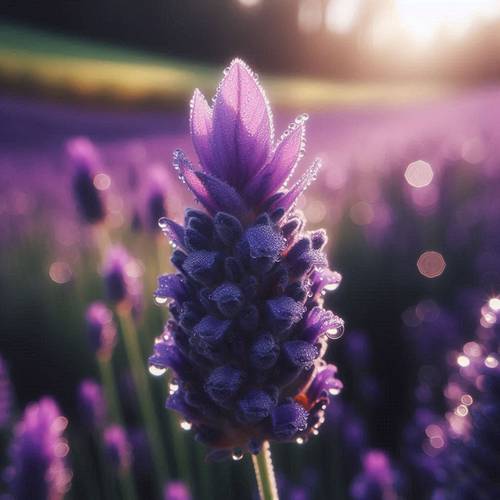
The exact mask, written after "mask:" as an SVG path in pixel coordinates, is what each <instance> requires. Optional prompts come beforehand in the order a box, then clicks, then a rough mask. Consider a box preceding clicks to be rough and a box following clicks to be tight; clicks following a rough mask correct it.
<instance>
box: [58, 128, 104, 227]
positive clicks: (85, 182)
mask: <svg viewBox="0 0 500 500" xmlns="http://www.w3.org/2000/svg"><path fill="white" fill-rule="evenodd" d="M66 150H67V153H68V156H69V159H70V163H71V164H72V167H73V169H74V174H73V194H74V196H75V200H76V203H77V205H78V209H79V211H80V214H81V216H82V218H83V219H84V220H85V221H86V222H88V223H89V224H96V223H98V222H102V221H103V220H104V218H105V217H106V210H105V207H104V203H103V201H102V199H101V195H100V193H99V191H98V190H97V188H96V187H95V185H94V176H95V174H96V173H97V172H96V171H97V169H98V166H99V158H98V154H97V151H96V150H95V147H94V145H93V144H92V143H91V142H90V141H89V140H88V139H86V138H84V137H78V138H75V139H72V140H70V141H68V143H67V145H66Z"/></svg>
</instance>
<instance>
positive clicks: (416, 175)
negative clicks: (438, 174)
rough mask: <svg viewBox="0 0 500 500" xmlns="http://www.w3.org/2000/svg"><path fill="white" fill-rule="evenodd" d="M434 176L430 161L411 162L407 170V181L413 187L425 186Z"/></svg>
mask: <svg viewBox="0 0 500 500" xmlns="http://www.w3.org/2000/svg"><path fill="white" fill-rule="evenodd" d="M433 177H434V172H433V170H432V167H431V166H430V164H429V163H427V162H425V161H422V160H417V161H414V162H412V163H410V164H409V165H408V166H407V167H406V170H405V179H406V182H408V184H409V185H410V186H412V187H415V188H423V187H425V186H428V185H429V184H430V183H431V182H432V179H433Z"/></svg>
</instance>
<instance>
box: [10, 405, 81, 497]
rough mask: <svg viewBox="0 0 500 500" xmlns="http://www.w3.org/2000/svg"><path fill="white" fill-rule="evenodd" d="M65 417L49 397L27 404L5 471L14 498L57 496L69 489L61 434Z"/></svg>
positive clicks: (63, 439)
mask: <svg viewBox="0 0 500 500" xmlns="http://www.w3.org/2000/svg"><path fill="white" fill-rule="evenodd" d="M66 426H67V420H66V418H65V417H63V416H62V415H61V413H60V411H59V408H58V407H57V405H56V403H55V402H54V401H53V400H52V399H50V398H44V399H41V400H40V401H39V402H38V403H33V404H31V405H29V406H28V407H27V408H26V409H25V411H24V414H23V417H22V419H21V420H20V421H19V422H18V423H17V424H16V427H15V429H14V437H13V441H12V445H11V448H10V461H11V462H10V463H11V468H10V469H8V471H7V477H8V483H9V489H10V492H11V494H12V496H13V498H15V499H16V500H47V499H51V500H52V499H53V500H59V499H62V498H63V497H64V495H65V493H66V492H67V491H68V489H69V486H70V481H71V472H70V470H69V468H68V466H67V464H66V460H65V457H66V455H67V454H68V451H69V446H68V443H67V441H66V439H65V438H64V436H63V432H64V430H65V428H66Z"/></svg>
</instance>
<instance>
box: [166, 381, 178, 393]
mask: <svg viewBox="0 0 500 500" xmlns="http://www.w3.org/2000/svg"><path fill="white" fill-rule="evenodd" d="M178 390H179V384H178V383H177V382H176V381H175V380H172V382H170V384H169V385H168V392H169V393H170V395H172V394H175V393H176V392H177V391H178Z"/></svg>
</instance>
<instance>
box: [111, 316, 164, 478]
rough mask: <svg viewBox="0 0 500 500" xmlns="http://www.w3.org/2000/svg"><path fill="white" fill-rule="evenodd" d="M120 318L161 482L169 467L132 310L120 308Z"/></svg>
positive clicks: (155, 466) (157, 474) (156, 469)
mask: <svg viewBox="0 0 500 500" xmlns="http://www.w3.org/2000/svg"><path fill="white" fill-rule="evenodd" d="M117 313H118V318H119V320H120V326H121V329H122V333H123V338H124V340H125V349H126V351H127V356H128V358H129V363H130V367H131V370H132V377H133V380H134V384H135V388H136V392H137V397H138V399H139V406H140V409H141V414H142V418H143V420H144V424H145V429H146V432H147V435H148V440H149V443H150V446H151V454H152V458H153V464H154V468H155V472H156V474H155V477H156V479H157V481H159V483H160V484H162V483H163V482H164V481H165V480H167V479H168V467H167V462H166V460H165V454H164V453H163V446H162V444H161V443H162V438H161V433H160V429H159V425H158V421H157V419H156V414H155V410H154V405H153V399H152V395H151V391H150V387H149V384H148V380H147V377H146V372H145V370H144V363H143V361H142V358H141V354H140V353H141V349H140V345H139V339H138V338H137V330H136V328H135V325H134V321H133V319H132V317H131V314H130V311H129V310H125V309H122V308H118V311H117Z"/></svg>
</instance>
